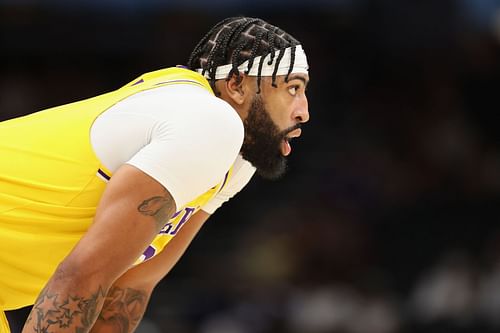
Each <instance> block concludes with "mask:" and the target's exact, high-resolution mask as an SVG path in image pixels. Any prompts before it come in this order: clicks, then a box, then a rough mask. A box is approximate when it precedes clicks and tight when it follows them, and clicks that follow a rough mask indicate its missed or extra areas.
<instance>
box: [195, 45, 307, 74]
mask: <svg viewBox="0 0 500 333" xmlns="http://www.w3.org/2000/svg"><path fill="white" fill-rule="evenodd" d="M292 48H295V59H294V60H295V61H294V65H293V69H292V71H289V69H290V64H291V61H292ZM281 53H282V54H283V55H282V57H280V56H279V55H278V57H277V59H276V57H274V55H271V53H270V54H268V55H266V56H265V57H264V58H263V59H262V56H258V57H255V58H253V63H252V65H253V64H255V63H257V62H258V63H259V66H258V67H257V66H252V67H251V69H250V70H249V71H248V67H249V64H250V61H249V60H246V61H245V62H244V63H242V64H241V65H239V66H238V70H239V71H240V72H244V73H246V72H247V71H248V74H247V75H249V76H259V73H261V75H262V76H272V75H273V72H274V71H275V69H276V75H289V74H294V73H301V74H307V73H308V70H309V65H308V64H307V57H306V54H305V52H304V50H303V49H302V46H301V45H295V46H291V47H287V48H286V49H284V50H282V51H281V52H280V55H281ZM271 59H272V60H271ZM275 61H276V62H279V64H278V66H276V63H275ZM232 68H233V65H232V64H229V65H223V66H219V67H217V69H216V70H215V79H216V80H221V79H226V78H227V77H228V75H229V73H230V72H231V69H232ZM196 71H197V72H198V73H200V74H201V75H204V76H205V77H206V78H210V74H211V73H207V71H206V70H203V69H201V68H200V69H197V70H196Z"/></svg>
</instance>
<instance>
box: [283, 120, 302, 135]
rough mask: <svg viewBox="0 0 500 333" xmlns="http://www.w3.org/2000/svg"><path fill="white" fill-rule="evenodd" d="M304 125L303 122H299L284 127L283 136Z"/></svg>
mask: <svg viewBox="0 0 500 333" xmlns="http://www.w3.org/2000/svg"><path fill="white" fill-rule="evenodd" d="M301 127H302V124H301V123H297V124H295V125H293V126H290V127H288V128H286V129H284V130H283V131H281V136H282V137H286V136H287V134H288V133H290V132H292V131H295V130H296V129H297V128H301Z"/></svg>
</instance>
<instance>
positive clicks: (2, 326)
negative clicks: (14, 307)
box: [0, 310, 10, 333]
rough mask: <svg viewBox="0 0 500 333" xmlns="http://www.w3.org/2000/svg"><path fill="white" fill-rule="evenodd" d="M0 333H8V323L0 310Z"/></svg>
mask: <svg viewBox="0 0 500 333" xmlns="http://www.w3.org/2000/svg"><path fill="white" fill-rule="evenodd" d="M0 333H10V328H9V322H8V321H7V317H6V316H5V312H3V311H2V310H0Z"/></svg>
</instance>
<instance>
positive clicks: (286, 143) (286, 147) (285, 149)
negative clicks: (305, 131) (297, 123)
mask: <svg viewBox="0 0 500 333" xmlns="http://www.w3.org/2000/svg"><path fill="white" fill-rule="evenodd" d="M301 134H302V130H301V129H300V128H297V129H295V130H293V131H291V132H289V133H288V134H287V135H286V136H285V138H284V139H283V142H282V144H281V153H282V154H283V156H288V155H290V153H291V152H292V146H291V145H290V140H292V139H294V138H298V137H299V136H300V135H301Z"/></svg>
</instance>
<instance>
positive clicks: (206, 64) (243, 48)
mask: <svg viewBox="0 0 500 333" xmlns="http://www.w3.org/2000/svg"><path fill="white" fill-rule="evenodd" d="M299 44H300V43H299V41H298V40H296V39H295V38H293V37H292V36H291V35H289V34H288V33H286V32H284V31H283V30H281V29H280V28H278V27H275V26H273V25H271V24H269V23H267V22H265V21H263V20H261V19H258V18H250V17H231V18H227V19H225V20H222V21H221V22H219V23H217V24H216V25H215V26H214V27H213V28H212V29H211V30H210V31H209V32H208V33H206V34H205V36H203V38H202V39H201V40H200V42H199V43H198V44H197V45H196V47H195V48H194V50H193V52H192V53H191V55H190V56H189V60H188V63H187V67H188V68H189V69H192V70H195V69H199V68H201V69H202V75H205V74H207V76H208V79H209V82H210V85H211V87H212V89H213V90H214V92H215V93H216V94H218V92H217V90H216V88H215V82H216V72H217V67H219V66H222V65H228V64H231V67H232V68H231V70H230V71H229V74H228V75H227V77H226V79H227V80H229V79H230V78H231V77H232V76H233V75H236V77H237V79H238V80H240V75H241V74H240V71H239V69H238V67H239V66H240V65H241V64H242V63H244V62H245V61H247V60H248V66H247V68H246V70H245V74H248V73H249V72H250V70H251V69H252V67H253V66H254V65H255V63H254V59H255V58H256V57H259V56H261V59H260V62H259V64H258V71H257V93H260V83H261V76H262V67H263V64H264V58H265V56H267V55H270V57H271V59H270V64H272V62H273V61H274V59H275V57H276V52H278V56H277V58H276V62H275V65H274V66H275V67H274V72H273V75H272V85H273V86H274V87H276V86H277V85H276V73H277V71H278V67H279V64H280V61H281V59H282V58H283V55H284V52H285V49H286V48H288V47H291V51H292V52H291V60H290V67H289V69H288V74H287V76H286V78H285V79H286V80H288V75H289V74H290V73H291V72H292V70H293V66H294V62H295V49H296V48H295V46H296V45H299Z"/></svg>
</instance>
